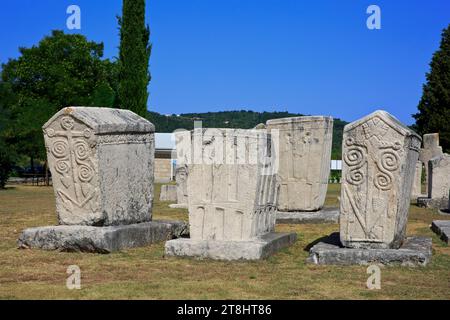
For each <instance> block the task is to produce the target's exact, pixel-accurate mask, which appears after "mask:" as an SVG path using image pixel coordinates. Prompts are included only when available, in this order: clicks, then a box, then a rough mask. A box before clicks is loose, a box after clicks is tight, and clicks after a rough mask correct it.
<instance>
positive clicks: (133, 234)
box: [18, 221, 188, 253]
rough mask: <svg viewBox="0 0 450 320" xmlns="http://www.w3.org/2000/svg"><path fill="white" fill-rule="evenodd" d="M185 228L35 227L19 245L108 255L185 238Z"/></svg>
mask: <svg viewBox="0 0 450 320" xmlns="http://www.w3.org/2000/svg"><path fill="white" fill-rule="evenodd" d="M187 229H188V227H187V225H186V223H184V222H173V221H151V222H144V223H138V224H130V225H123V226H109V227H92V226H49V227H38V228H30V229H26V230H24V231H23V232H22V234H21V235H20V238H19V240H18V246H19V248H21V249H30V248H39V249H43V250H57V251H66V252H92V253H111V252H114V251H119V250H123V249H128V248H134V247H141V246H146V245H149V244H151V243H155V242H160V241H165V240H168V239H173V238H177V237H180V236H183V235H186V234H187Z"/></svg>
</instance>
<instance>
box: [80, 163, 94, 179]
mask: <svg viewBox="0 0 450 320" xmlns="http://www.w3.org/2000/svg"><path fill="white" fill-rule="evenodd" d="M92 177H93V171H92V168H91V167H89V166H87V165H85V164H83V165H81V166H80V167H79V169H78V178H79V179H80V181H81V182H89V181H91V180H92Z"/></svg>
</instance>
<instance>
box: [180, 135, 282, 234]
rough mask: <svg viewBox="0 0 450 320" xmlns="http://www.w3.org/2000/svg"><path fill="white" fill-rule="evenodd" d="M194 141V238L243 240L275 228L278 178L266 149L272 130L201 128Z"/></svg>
mask: <svg viewBox="0 0 450 320" xmlns="http://www.w3.org/2000/svg"><path fill="white" fill-rule="evenodd" d="M192 142H193V143H192V145H193V162H192V164H189V165H188V167H189V174H188V176H187V189H188V198H189V201H188V202H189V223H190V235H191V239H193V240H235V241H244V240H249V239H253V238H255V237H258V236H260V235H263V234H266V233H270V232H272V231H273V230H274V227H275V218H276V214H275V211H276V181H275V174H274V172H273V169H272V168H271V163H268V162H267V161H268V160H267V158H266V155H265V152H267V151H268V152H270V146H271V144H270V135H268V134H267V133H266V131H265V130H234V129H205V130H203V129H196V130H194V131H193V134H192ZM268 147H269V148H268Z"/></svg>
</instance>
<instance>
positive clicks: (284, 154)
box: [267, 116, 339, 223]
mask: <svg viewBox="0 0 450 320" xmlns="http://www.w3.org/2000/svg"><path fill="white" fill-rule="evenodd" d="M267 128H268V129H269V130H270V131H271V132H272V134H274V135H275V134H277V135H278V137H279V138H278V145H277V147H278V149H279V154H278V156H279V170H278V174H277V184H278V186H279V188H280V191H279V200H278V213H277V222H279V223H308V222H310V223H318V222H337V220H338V217H339V210H338V209H337V208H335V209H331V210H330V209H327V210H324V211H321V209H322V208H323V205H324V202H325V197H326V193H327V187H328V178H329V175H330V162H331V148H332V138H333V118H331V117H324V116H312V117H292V118H284V119H274V120H269V121H268V122H267Z"/></svg>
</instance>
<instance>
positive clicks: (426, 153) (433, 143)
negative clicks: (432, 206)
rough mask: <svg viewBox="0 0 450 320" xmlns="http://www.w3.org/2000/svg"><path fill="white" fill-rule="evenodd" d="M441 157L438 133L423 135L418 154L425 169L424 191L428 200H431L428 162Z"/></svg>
mask: <svg viewBox="0 0 450 320" xmlns="http://www.w3.org/2000/svg"><path fill="white" fill-rule="evenodd" d="M442 155H443V152H442V147H440V146H439V133H428V134H424V135H423V147H422V149H420V152H419V160H420V161H421V162H422V163H423V165H424V167H425V188H426V189H425V190H426V194H427V196H428V197H429V198H431V195H430V193H431V183H430V175H431V169H430V161H431V159H433V158H436V157H440V156H442Z"/></svg>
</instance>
